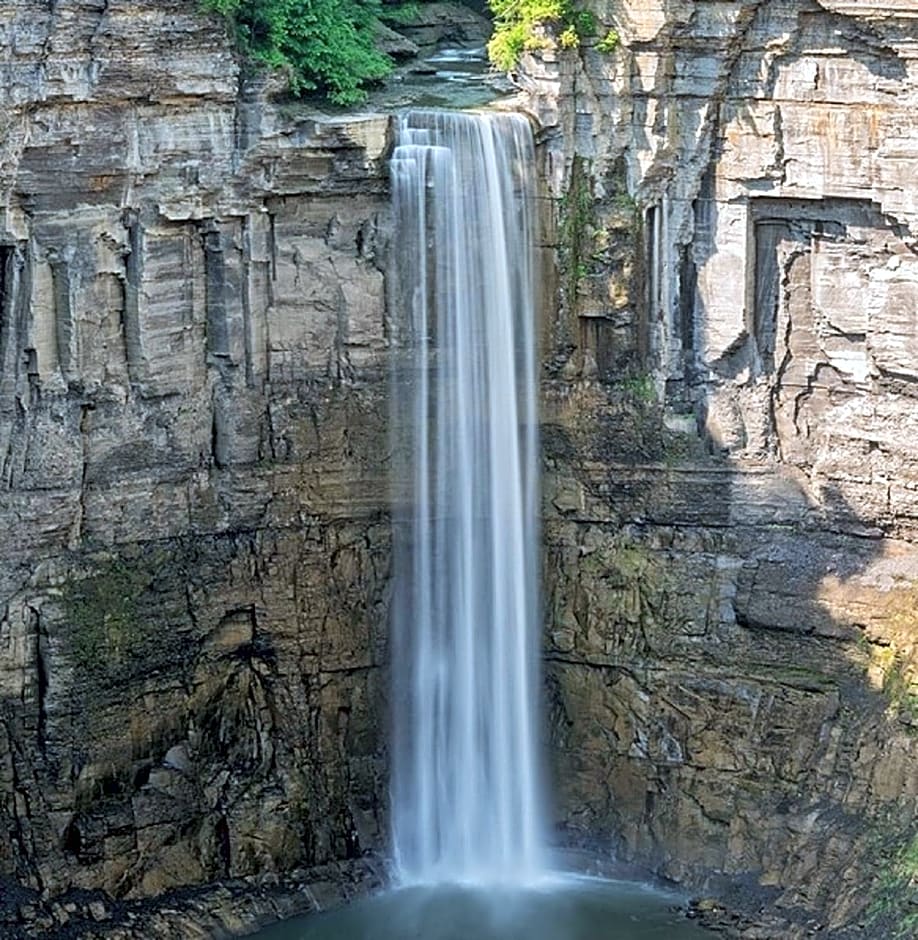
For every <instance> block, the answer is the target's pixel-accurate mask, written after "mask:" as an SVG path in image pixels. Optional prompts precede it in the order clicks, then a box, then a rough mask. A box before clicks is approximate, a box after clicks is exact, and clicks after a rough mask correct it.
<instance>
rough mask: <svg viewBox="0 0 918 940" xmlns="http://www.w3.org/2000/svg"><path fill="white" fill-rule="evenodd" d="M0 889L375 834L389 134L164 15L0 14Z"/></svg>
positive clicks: (147, 874) (159, 884)
mask: <svg viewBox="0 0 918 940" xmlns="http://www.w3.org/2000/svg"><path fill="white" fill-rule="evenodd" d="M0 21H2V22H3V23H4V27H3V29H2V30H0V46H2V59H3V61H4V63H5V64H4V66H3V70H2V74H3V82H2V87H0V95H2V96H3V101H2V108H0V120H2V126H3V131H2V134H0V164H2V174H0V181H2V183H0V185H2V190H3V191H2V206H3V213H2V216H0V302H2V314H0V528H2V530H3V532H4V536H3V538H2V539H0V826H2V831H3V837H2V838H0V874H7V875H13V876H16V877H18V878H19V879H21V880H23V881H24V882H26V883H28V884H31V885H33V886H37V887H41V888H46V889H50V890H52V891H55V890H60V889H63V888H66V887H68V886H71V885H76V886H86V887H102V888H104V889H106V890H108V891H110V892H113V893H115V894H119V895H125V894H126V895H129V896H142V895H149V894H154V893H157V892H160V891H163V890H164V889H167V888H169V887H172V886H175V885H182V884H188V883H195V882H199V881H204V880H208V879H213V878H217V877H220V876H223V875H245V874H250V873H255V872H264V871H272V870H276V869H288V868H290V867H292V866H295V865H305V864H312V863H315V862H321V861H323V860H326V859H329V858H341V857H346V856H350V855H353V854H355V853H357V852H359V851H360V850H361V849H363V848H365V847H366V846H368V845H373V844H375V843H376V841H377V839H378V837H379V831H380V822H379V819H378V818H377V812H378V808H379V806H380V805H382V804H383V803H384V788H385V784H384V779H385V773H384V762H383V737H384V736H383V734H382V731H381V729H382V727H383V725H384V722H385V718H384V716H385V708H384V706H383V702H382V692H383V690H382V688H381V682H380V680H379V677H378V676H379V674H378V671H377V669H376V667H377V666H378V665H379V663H380V662H381V660H382V644H383V639H382V638H381V632H380V631H381V625H382V624H384V621H385V615H384V611H385V608H386V597H387V593H386V592H387V568H388V542H389V531H388V524H387V522H386V518H385V514H384V513H385V508H384V506H385V498H384V496H385V486H384V482H383V481H384V472H385V463H386V449H387V445H386V437H385V411H386V407H387V405H386V401H385V388H386V382H385V366H384V363H383V360H382V359H381V351H382V348H383V343H384V329H385V323H384V299H383V276H382V273H381V271H380V264H381V262H380V258H379V250H380V247H379V246H380V244H381V242H380V229H379V227H378V225H377V221H378V218H379V213H380V212H381V211H383V210H384V208H385V205H386V203H387V195H386V187H387V184H386V167H385V161H384V154H385V151H386V148H387V145H388V143H387V135H388V123H387V119H385V118H378V119H372V118H366V119H355V120H353V121H349V120H345V119H340V120H332V119H328V120H314V121H301V122H299V123H297V122H293V121H289V120H284V119H283V118H282V117H281V116H280V115H279V114H278V112H277V111H276V110H275V109H273V108H272V107H271V106H270V105H268V104H267V103H266V102H265V101H264V100H260V99H259V98H258V96H256V95H255V93H254V92H253V93H252V94H249V93H248V91H247V90H246V89H245V88H244V87H242V86H241V84H240V76H239V74H238V70H237V65H236V63H235V61H234V59H233V57H232V55H231V52H230V51H229V50H230V47H229V44H228V41H227V36H226V35H225V34H224V28H223V25H222V23H221V22H220V21H219V20H218V19H213V20H208V19H206V18H203V17H202V16H201V15H200V14H199V13H198V12H196V10H195V9H194V4H189V3H186V2H178V0H175V2H173V0H156V2H152V0H151V2H149V3H143V2H141V3H138V2H133V0H132V2H121V0H98V2H95V0H88V2H83V3H79V4H50V5H49V4H47V3H43V2H37V0H36V2H26V3H24V4H22V3H18V4H14V5H12V6H2V5H0Z"/></svg>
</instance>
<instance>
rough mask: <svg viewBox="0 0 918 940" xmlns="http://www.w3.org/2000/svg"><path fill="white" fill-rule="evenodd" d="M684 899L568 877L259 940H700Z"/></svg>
mask: <svg viewBox="0 0 918 940" xmlns="http://www.w3.org/2000/svg"><path fill="white" fill-rule="evenodd" d="M682 900H684V899H682V898H680V897H679V896H678V895H674V894H671V893H669V892H666V891H662V890H660V889H658V888H654V887H651V886H649V885H645V884H639V883H635V882H626V881H602V880H599V879H592V878H583V877H579V876H573V875H558V876H554V877H548V878H546V879H545V881H544V884H543V885H541V886H538V887H534V888H530V889H502V888H494V887H491V888H476V887H463V886H457V885H435V886H429V887H427V886H416V887H411V888H403V889H400V890H395V891H390V892H387V893H385V894H381V895H378V896H376V897H372V898H366V899H364V900H361V901H356V902H354V903H353V904H350V905H348V906H347V907H344V908H341V909H338V910H335V911H331V912H329V913H323V914H313V915H310V916H308V917H303V918H298V919H296V920H290V921H286V922H283V923H280V924H275V925H274V926H272V927H269V928H267V929H266V930H264V931H262V932H261V933H259V934H258V935H257V937H258V938H259V940H703V938H705V937H708V938H709V937H710V936H711V934H710V933H709V932H708V931H706V930H703V929H702V928H701V927H699V926H697V925H696V924H694V923H692V922H691V921H689V920H687V919H686V917H685V915H684V914H682V913H681V912H680V911H679V910H678V909H677V906H678V904H679V903H680V902H681V901H682Z"/></svg>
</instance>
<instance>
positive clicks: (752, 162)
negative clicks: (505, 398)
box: [522, 0, 918, 937]
mask: <svg viewBox="0 0 918 940" xmlns="http://www.w3.org/2000/svg"><path fill="white" fill-rule="evenodd" d="M594 9H595V10H596V12H597V15H598V21H599V28H598V38H599V39H600V40H601V39H603V38H604V37H606V36H607V32H608V30H610V29H611V30H614V31H616V32H617V34H618V36H619V38H620V41H619V43H618V45H617V47H616V48H615V49H614V50H612V51H606V52H602V51H600V50H599V49H597V48H596V47H595V42H588V43H586V44H585V45H583V46H581V48H580V49H577V50H570V51H561V52H559V53H557V54H554V55H552V54H548V55H545V56H542V57H541V58H539V59H530V60H527V61H526V62H525V63H524V65H525V68H524V71H523V75H522V80H523V82H524V83H525V84H526V87H527V91H528V95H529V100H530V103H531V106H532V107H533V108H534V109H535V110H536V112H537V113H538V114H539V116H540V117H541V118H542V120H543V122H544V124H545V125H546V127H545V132H544V133H545V137H546V148H547V151H548V154H547V159H548V164H547V171H546V175H547V181H548V183H549V185H550V186H551V187H552V188H553V192H554V194H555V196H556V197H557V199H558V209H559V211H558V216H559V220H560V221H559V225H558V228H557V231H556V233H555V236H556V237H555V238H554V240H553V241H554V243H555V244H556V245H557V246H558V251H559V255H560V258H561V261H562V264H561V269H560V272H561V273H560V287H561V291H562V295H563V297H564V303H563V304H562V306H561V307H560V308H559V312H558V314H557V316H556V317H555V318H554V319H553V320H551V321H550V322H549V323H548V324H547V325H546V333H545V341H546V349H547V354H546V357H545V360H546V369H547V378H546V391H545V400H546V415H545V450H546V461H547V471H548V480H549V487H548V493H547V494H546V496H547V499H546V502H547V507H546V510H547V513H548V518H547V525H546V537H547V558H546V565H545V571H546V582H547V585H546V594H547V608H548V610H547V621H548V631H549V641H548V654H547V655H548V659H549V670H548V681H549V686H550V698H551V705H550V709H551V715H550V717H551V731H550V736H551V744H552V753H553V761H554V766H555V772H556V777H557V781H558V792H559V799H558V818H559V824H560V825H562V826H563V827H564V828H565V829H566V830H567V831H568V832H569V833H570V834H571V835H572V836H573V837H575V838H577V837H579V836H585V835H587V834H589V837H590V838H592V839H598V840H599V841H600V842H601V843H602V842H604V843H606V844H608V843H612V844H614V845H616V846H617V847H618V850H619V851H620V852H621V853H623V854H624V855H625V856H627V857H630V858H635V859H640V860H643V861H645V862H649V863H650V864H652V865H654V866H656V867H657V869H658V870H660V871H662V872H664V873H666V874H669V875H671V876H673V877H676V878H678V879H680V880H685V881H688V882H690V883H695V884H698V885H703V884H707V885H708V886H709V887H710V889H711V890H712V891H715V890H722V886H721V885H719V884H718V880H719V876H720V875H724V876H726V878H725V879H724V880H727V881H731V882H732V883H733V884H734V886H740V887H742V888H743V890H746V889H749V891H751V894H748V895H747V897H746V900H745V902H744V903H746V905H747V906H748V905H749V904H755V903H759V902H763V901H765V900H769V901H771V902H773V904H774V907H775V909H777V910H779V911H782V912H783V915H782V916H785V917H786V920H787V922H786V923H783V924H781V925H779V926H775V925H774V924H772V925H771V926H768V927H766V928H763V929H764V930H765V933H756V934H753V935H755V936H765V935H767V936H782V937H784V936H787V937H792V936H797V935H798V933H800V934H801V935H802V932H804V931H805V930H806V929H810V928H811V927H813V926H814V925H816V924H821V925H823V926H824V927H825V926H827V927H828V928H830V929H832V930H838V931H841V930H842V929H843V928H848V927H856V926H857V925H858V924H865V925H867V928H866V929H867V930H868V931H869V932H871V933H870V935H873V936H878V937H879V936H882V937H887V936H894V935H896V933H895V931H896V930H899V931H904V932H903V933H902V934H901V935H903V936H906V935H910V934H909V933H908V932H907V931H908V930H910V929H912V926H913V923H914V914H915V912H914V910H913V909H912V908H910V907H909V904H910V903H911V902H910V900H909V897H910V894H909V892H910V891H911V890H913V889H910V888H909V887H908V885H909V881H910V879H914V878H915V875H916V871H915V869H914V842H913V840H914V838H915V834H916V818H918V740H916V731H918V724H916V722H918V708H916V706H918V696H916V693H918V687H916V643H918V620H916V617H918V614H916V599H918V593H916V592H918V544H916V539H918V504H916V501H915V499H916V493H918V458H916V454H915V448H914V443H915V441H916V440H918V424H916V421H918V418H916V408H915V404H916V395H918V382H916V379H918V373H916V369H918V253H916V245H918V203H916V195H918V192H916V189H915V185H914V180H915V178H916V172H918V149H916V141H918V124H916V117H915V114H916V104H918V44H916V29H918V11H916V10H915V8H914V4H912V3H910V2H901V3H898V4H890V3H882V4H881V3H860V2H859V3H856V4H853V3H840V2H828V0H827V2H824V3H817V2H809V0H800V2H794V3H761V2H714V0H699V2H692V3H689V2H665V3H664V2H660V3H654V2H650V3H648V2H633V3H632V2H627V0H623V2H619V3H609V4H605V5H594ZM603 45H604V47H605V48H606V49H607V50H608V49H609V47H610V46H613V45H615V42H614V39H612V40H607V42H606V43H604V44H603ZM909 857H911V861H909V860H908V859H909ZM912 883H914V882H912ZM750 898H751V899H753V900H750ZM755 898H758V901H755V900H754V899H755ZM909 918H911V920H910V919H909ZM769 930H770V931H771V932H770V933H769V932H768V931H769ZM839 935H840V934H839Z"/></svg>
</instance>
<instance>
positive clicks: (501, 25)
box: [488, 0, 596, 72]
mask: <svg viewBox="0 0 918 940" xmlns="http://www.w3.org/2000/svg"><path fill="white" fill-rule="evenodd" d="M488 6H489V7H490V8H491V12H492V13H493V14H494V35H493V36H492V37H491V41H490V42H489V43H488V56H489V57H490V59H491V61H492V62H493V63H494V64H495V65H496V66H497V67H498V68H499V69H502V70H503V71H505V72H509V71H510V70H511V69H513V68H515V67H516V64H517V62H519V59H520V56H521V55H522V54H523V53H524V52H532V51H534V50H536V49H547V48H550V47H551V46H552V45H553V44H554V41H555V39H554V38H553V37H555V36H556V37H557V42H558V43H559V44H560V45H561V46H562V47H563V48H565V49H570V48H575V47H576V46H579V45H580V42H581V40H583V39H586V38H588V37H590V36H595V35H596V17H595V16H594V15H593V14H592V13H591V12H590V11H589V10H579V9H576V8H575V5H574V3H573V0H488Z"/></svg>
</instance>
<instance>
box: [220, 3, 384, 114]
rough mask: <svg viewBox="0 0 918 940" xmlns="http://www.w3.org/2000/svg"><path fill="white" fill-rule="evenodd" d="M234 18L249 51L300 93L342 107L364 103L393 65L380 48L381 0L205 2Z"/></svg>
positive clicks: (241, 43)
mask: <svg viewBox="0 0 918 940" xmlns="http://www.w3.org/2000/svg"><path fill="white" fill-rule="evenodd" d="M204 5H205V7H206V8H207V9H210V10H216V11H217V12H219V13H222V14H224V15H225V16H227V17H229V18H230V19H231V20H232V21H233V23H234V25H235V28H236V35H237V38H238V41H239V43H240V45H241V47H242V49H243V51H244V52H245V53H246V54H247V55H249V56H250V57H251V58H252V59H254V60H255V61H256V62H259V63H261V64H262V65H266V66H268V67H270V68H278V69H282V70H283V71H285V72H286V73H287V75H288V77H289V80H290V87H291V89H292V90H293V92H294V93H296V94H301V93H302V92H305V91H320V92H323V93H324V94H326V95H327V96H328V98H329V99H330V100H331V101H333V102H335V103H336V104H341V105H351V104H357V103H358V102H360V101H361V100H362V99H363V98H364V96H365V92H364V90H363V86H364V85H365V84H366V83H367V82H372V81H377V80H379V79H381V78H385V76H386V75H388V74H389V72H390V71H391V69H392V60H391V59H390V58H389V57H388V56H386V55H384V54H383V53H381V52H380V51H379V50H378V49H377V48H376V32H377V29H378V25H379V22H380V17H381V15H382V3H381V0H204Z"/></svg>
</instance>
